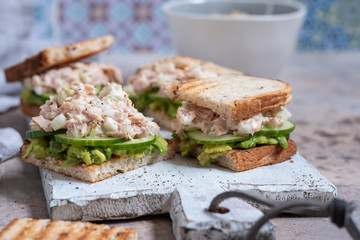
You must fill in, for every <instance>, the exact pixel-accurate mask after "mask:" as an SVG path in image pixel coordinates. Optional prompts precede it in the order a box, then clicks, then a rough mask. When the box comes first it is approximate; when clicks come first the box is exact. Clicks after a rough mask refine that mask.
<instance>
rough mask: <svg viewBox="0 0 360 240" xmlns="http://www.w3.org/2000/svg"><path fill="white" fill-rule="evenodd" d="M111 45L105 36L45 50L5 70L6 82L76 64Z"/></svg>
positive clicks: (109, 39) (110, 37)
mask: <svg viewBox="0 0 360 240" xmlns="http://www.w3.org/2000/svg"><path fill="white" fill-rule="evenodd" d="M113 43H114V38H113V36H111V35H105V36H102V37H98V38H93V39H89V40H86V41H83V42H77V43H73V44H70V45H66V46H60V47H49V48H46V49H44V50H43V51H41V52H39V53H37V54H36V55H33V56H31V57H29V58H27V59H25V60H24V61H23V62H20V63H18V64H16V65H14V66H11V67H8V68H5V77H6V81H7V82H14V81H21V80H23V79H24V78H26V77H30V76H32V75H34V74H37V73H40V72H43V71H45V70H48V69H50V68H53V67H56V66H59V65H65V64H68V63H71V62H76V61H78V60H80V59H83V58H86V57H89V56H92V55H94V54H96V53H98V52H101V51H103V50H105V49H107V48H109V47H110V46H111V45H112V44H113Z"/></svg>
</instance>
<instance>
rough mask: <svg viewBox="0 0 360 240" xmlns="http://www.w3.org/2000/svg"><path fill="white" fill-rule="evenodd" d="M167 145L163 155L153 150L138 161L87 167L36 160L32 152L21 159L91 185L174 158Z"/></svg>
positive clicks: (125, 159) (121, 159) (116, 159)
mask: <svg viewBox="0 0 360 240" xmlns="http://www.w3.org/2000/svg"><path fill="white" fill-rule="evenodd" d="M29 143H30V142H29V141H28V140H25V141H24V144H23V146H22V147H21V149H20V156H23V155H24V154H25V153H26V150H27V148H28V147H29ZM168 144H169V145H168V150H167V152H166V153H164V154H160V152H159V151H158V150H155V151H153V152H152V154H150V155H145V156H143V157H142V158H140V159H136V158H135V157H112V158H111V159H110V160H108V161H106V162H103V163H101V164H92V165H88V166H86V165H85V164H77V165H74V166H61V163H62V162H63V161H64V159H57V158H52V157H46V158H44V159H37V158H36V157H35V153H34V152H32V153H31V154H30V156H29V157H27V158H22V160H23V161H25V162H29V163H32V164H34V165H36V166H39V167H43V168H46V169H50V170H53V171H55V172H59V173H62V174H65V175H67V176H70V177H74V178H77V179H80V180H83V181H86V182H92V183H93V182H98V181H102V180H104V179H106V178H109V177H112V176H114V175H116V174H118V173H124V172H126V171H130V170H134V169H136V168H139V167H142V166H145V165H149V164H152V163H157V162H160V161H163V160H166V159H170V158H172V157H174V155H175V149H174V144H173V143H172V140H168Z"/></svg>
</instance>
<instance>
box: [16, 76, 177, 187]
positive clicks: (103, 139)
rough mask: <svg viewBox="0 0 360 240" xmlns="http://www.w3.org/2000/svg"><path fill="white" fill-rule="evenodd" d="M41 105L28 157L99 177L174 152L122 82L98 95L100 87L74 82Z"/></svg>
mask: <svg viewBox="0 0 360 240" xmlns="http://www.w3.org/2000/svg"><path fill="white" fill-rule="evenodd" d="M40 109H41V111H40V115H39V116H36V117H33V118H32V121H31V123H30V124H31V126H32V130H30V131H28V132H27V138H28V140H26V141H25V142H24V144H23V146H22V147H21V152H20V155H21V158H22V159H23V160H24V161H25V162H30V163H33V164H35V165H37V166H40V167H44V168H47V169H50V170H54V171H56V172H60V173H63V174H65V175H69V176H72V177H75V178H78V179H81V180H83V181H88V182H97V181H100V180H103V179H106V178H109V177H111V176H113V175H115V174H118V173H120V172H125V171H128V170H132V169H135V168H138V167H141V166H144V165H147V164H151V163H155V162H159V161H162V160H164V159H167V158H170V157H172V156H173V154H174V151H172V150H171V144H169V150H168V142H167V141H166V140H165V139H164V138H162V137H161V136H160V134H159V133H158V132H159V127H158V125H157V124H156V123H154V122H152V121H151V120H149V119H148V118H146V117H144V115H143V114H142V113H139V112H138V111H137V110H136V109H135V108H134V107H133V106H132V103H131V101H130V100H129V98H128V95H127V94H126V93H125V92H124V91H123V90H122V87H121V86H120V85H118V84H115V83H110V84H108V85H107V86H105V87H104V88H103V89H102V90H101V91H100V93H99V94H96V88H95V87H94V86H92V85H89V84H82V83H80V82H74V83H72V84H71V85H70V86H64V87H63V88H62V90H61V91H60V92H59V94H58V95H57V96H56V97H54V96H50V99H49V100H47V101H46V103H45V104H44V105H42V106H41V107H40Z"/></svg>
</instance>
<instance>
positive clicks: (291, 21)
mask: <svg viewBox="0 0 360 240" xmlns="http://www.w3.org/2000/svg"><path fill="white" fill-rule="evenodd" d="M163 11H164V12H165V14H166V16H167V18H168V23H169V28H170V33H171V38H172V42H173V45H174V47H175V50H176V51H177V53H178V54H179V55H184V56H191V57H195V58H201V59H204V60H209V61H213V62H215V63H218V64H220V65H223V66H226V67H229V68H233V69H236V70H239V71H242V72H245V73H249V74H252V75H258V76H265V77H276V75H277V74H278V73H279V72H280V70H281V67H282V66H283V65H284V64H285V63H286V61H287V59H288V58H289V56H290V55H291V53H292V52H293V50H294V47H295V45H296V42H297V38H298V33H299V30H300V28H301V25H302V22H303V19H304V16H305V14H306V8H305V6H304V5H303V4H301V3H299V2H294V1H280V0H232V1H231V0H199V1H196V0H183V1H170V2H166V3H165V4H164V5H163ZM242 13H244V14H242Z"/></svg>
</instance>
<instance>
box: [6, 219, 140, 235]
mask: <svg viewBox="0 0 360 240" xmlns="http://www.w3.org/2000/svg"><path fill="white" fill-rule="evenodd" d="M22 239H36V240H57V239H67V240H75V239H92V240H110V239H111V240H135V239H137V233H136V232H135V230H134V229H132V228H122V227H120V226H112V227H110V226H108V225H105V224H94V223H90V222H70V221H62V220H50V219H31V218H16V219H14V220H13V221H11V222H10V223H9V224H8V225H7V226H6V227H5V228H4V229H3V230H2V231H1V232H0V240H22Z"/></svg>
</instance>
